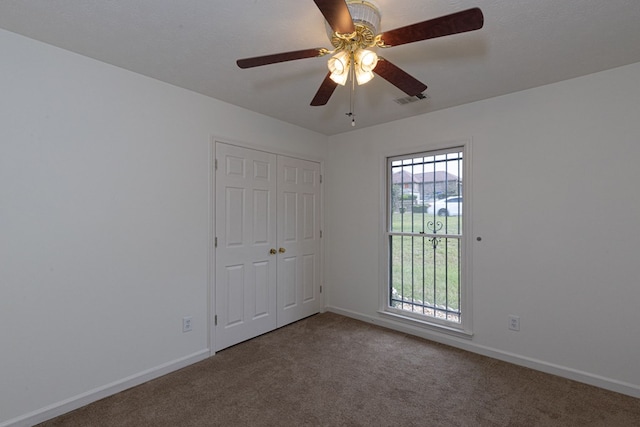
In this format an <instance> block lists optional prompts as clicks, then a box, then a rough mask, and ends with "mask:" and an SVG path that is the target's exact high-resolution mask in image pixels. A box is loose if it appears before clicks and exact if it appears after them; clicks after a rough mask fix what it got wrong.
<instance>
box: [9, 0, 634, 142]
mask: <svg viewBox="0 0 640 427" xmlns="http://www.w3.org/2000/svg"><path fill="white" fill-rule="evenodd" d="M372 2H373V3H375V4H376V5H377V6H378V7H379V9H380V12H381V15H382V21H381V30H382V31H387V30H390V29H394V28H397V27H402V26H405V25H409V24H413V23H415V22H419V21H425V20H428V19H431V18H436V17H439V16H442V15H447V14H450V13H453V12H457V11H460V10H465V9H468V8H471V7H476V6H477V7H480V8H481V9H482V11H483V13H484V17H485V23H484V27H483V28H482V29H480V30H478V31H473V32H469V33H464V34H457V35H452V36H447V37H443V38H438V39H432V40H426V41H421V42H417V43H412V44H407V45H402V46H396V47H393V48H389V49H384V51H383V52H382V53H381V52H380V51H379V52H378V53H379V54H380V53H381V54H382V55H384V57H385V58H387V59H388V60H389V61H391V62H393V63H394V64H396V65H398V66H400V67H401V68H403V69H404V70H405V71H407V72H408V73H409V74H411V75H413V76H414V77H416V78H417V79H418V80H420V81H422V82H424V83H425V84H427V86H428V89H427V90H426V92H425V93H426V94H427V95H428V96H429V98H428V99H426V100H421V101H418V102H415V103H411V104H406V105H399V104H397V103H396V102H394V99H397V98H403V97H405V96H406V95H405V94H404V93H403V92H401V91H400V90H399V89H397V88H396V87H394V86H392V85H391V84H390V83H388V82H387V81H385V80H383V79H382V78H380V77H376V78H374V79H373V81H371V82H370V83H368V84H366V85H364V86H360V87H357V88H356V94H355V97H356V104H355V111H354V112H355V115H356V127H357V128H362V127H366V126H372V125H375V124H379V123H384V122H389V121H392V120H396V119H400V118H405V117H410V116H415V115H419V114H423V113H426V112H429V111H435V110H439V109H443V108H447V107H452V106H455V105H460V104H465V103H468V102H473V101H477V100H481V99H486V98H491V97H495V96H499V95H503V94H506V93H510V92H516V91H520V90H524V89H528V88H531V87H536V86H540V85H544V84H549V83H553V82H557V81H561V80H565V79H569V78H573V77H577V76H581V75H585V74H590V73H593V72H597V71H602V70H605V69H609V68H614V67H618V66H622V65H626V64H631V63H634V62H640V24H639V23H640V1H638V0H607V1H603V0H563V1H558V0H474V1H471V0H469V1H462V0H428V1H424V0H421V1H415V0H414V1H412V0H372ZM0 28H3V29H6V30H9V31H12V32H15V33H18V34H22V35H25V36H27V37H30V38H33V39H36V40H40V41H43V42H45V43H49V44H51V45H54V46H58V47H61V48H64V49H67V50H70V51H73V52H77V53H80V54H82V55H85V56H88V57H91V58H95V59H98V60H100V61H104V62H106V63H109V64H113V65H116V66H118V67H122V68H125V69H128V70H131V71H134V72H137V73H140V74H143V75H146V76H149V77H153V78H155V79H158V80H162V81H165V82H167V83H171V84H173V85H176V86H180V87H183V88H186V89H190V90H193V91H195V92H199V93H202V94H204V95H208V96H211V97H213V98H217V99H219V100H222V101H225V102H228V103H231V104H235V105H238V106H240V107H244V108H247V109H249V110H252V111H256V112H258V113H262V114H265V115H268V116H271V117H275V118H277V119H280V120H283V121H285V122H289V123H292V124H295V125H299V126H301V127H304V128H307V129H311V130H314V131H317V132H320V133H323V134H326V135H333V134H337V133H341V132H345V131H349V130H352V129H353V128H352V127H351V122H350V119H349V118H348V117H347V116H346V115H345V113H347V112H348V111H349V90H348V88H346V87H338V88H337V89H336V91H335V93H334V94H333V97H332V98H331V99H330V100H329V102H328V104H327V105H326V106H322V107H311V106H310V105H309V103H310V102H311V99H312V98H313V96H314V95H315V93H316V90H317V89H318V87H319V85H320V83H321V82H322V80H323V78H324V76H325V75H326V73H327V67H326V61H327V58H328V57H321V58H312V59H304V60H298V61H292V62H285V63H280V64H273V65H268V66H264V67H259V68H252V69H246V70H241V69H239V68H238V67H237V66H236V63H235V61H236V59H238V58H245V57H252V56H260V55H266V54H271V53H278V52H282V51H291V50H299V49H307V48H316V47H327V48H330V47H331V45H330V43H329V41H328V39H327V35H326V31H325V27H324V19H323V17H322V14H321V13H320V11H319V10H318V9H317V7H316V6H315V4H314V3H313V1H312V0H233V1H220V0H180V1H179V0H135V1H132V0H2V1H0ZM5 60H6V58H5Z"/></svg>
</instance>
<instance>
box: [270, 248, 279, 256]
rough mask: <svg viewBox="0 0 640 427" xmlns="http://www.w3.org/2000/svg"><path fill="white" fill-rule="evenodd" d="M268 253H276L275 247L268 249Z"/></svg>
mask: <svg viewBox="0 0 640 427" xmlns="http://www.w3.org/2000/svg"><path fill="white" fill-rule="evenodd" d="M269 253H270V254H271V255H275V254H277V253H278V251H276V250H275V248H271V250H270V251H269Z"/></svg>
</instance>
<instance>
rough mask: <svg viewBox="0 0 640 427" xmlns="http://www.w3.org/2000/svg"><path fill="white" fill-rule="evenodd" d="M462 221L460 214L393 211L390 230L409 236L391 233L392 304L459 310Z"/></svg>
mask: <svg viewBox="0 0 640 427" xmlns="http://www.w3.org/2000/svg"><path fill="white" fill-rule="evenodd" d="M461 223H462V218H460V217H440V216H434V215H427V214H423V213H404V214H400V213H393V216H392V224H391V231H392V232H393V233H412V235H392V236H391V242H390V247H391V290H392V301H391V302H392V305H393V304H395V305H406V304H410V305H414V306H413V307H412V308H422V307H434V308H440V309H444V310H448V311H454V312H457V311H459V310H460V286H459V270H460V268H459V267H460V246H459V239H458V238H457V236H458V235H459V233H460V231H459V226H460V227H461ZM422 233H425V234H424V235H422ZM433 234H435V235H436V236H437V237H434V236H433ZM446 235H454V236H456V237H453V236H452V237H445V236H446ZM434 246H435V247H434Z"/></svg>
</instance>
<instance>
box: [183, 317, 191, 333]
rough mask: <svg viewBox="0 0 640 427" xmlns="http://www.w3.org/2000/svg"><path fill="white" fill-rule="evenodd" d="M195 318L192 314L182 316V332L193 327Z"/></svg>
mask: <svg viewBox="0 0 640 427" xmlns="http://www.w3.org/2000/svg"><path fill="white" fill-rule="evenodd" d="M192 322H193V319H192V318H191V316H188V317H183V318H182V332H189V331H190V330H191V328H192Z"/></svg>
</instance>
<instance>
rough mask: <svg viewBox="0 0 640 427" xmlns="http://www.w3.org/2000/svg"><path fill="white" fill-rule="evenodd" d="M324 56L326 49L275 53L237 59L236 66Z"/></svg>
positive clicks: (241, 66)
mask: <svg viewBox="0 0 640 427" xmlns="http://www.w3.org/2000/svg"><path fill="white" fill-rule="evenodd" d="M325 54H326V49H322V48H315V49H303V50H294V51H291V52H282V53H275V54H273V55H265V56H256V57H254V58H244V59H238V60H237V61H236V64H238V67H240V68H253V67H260V66H262V65H269V64H276V63H278V62H286V61H294V60H296V59H305V58H315V57H317V56H322V55H325Z"/></svg>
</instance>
